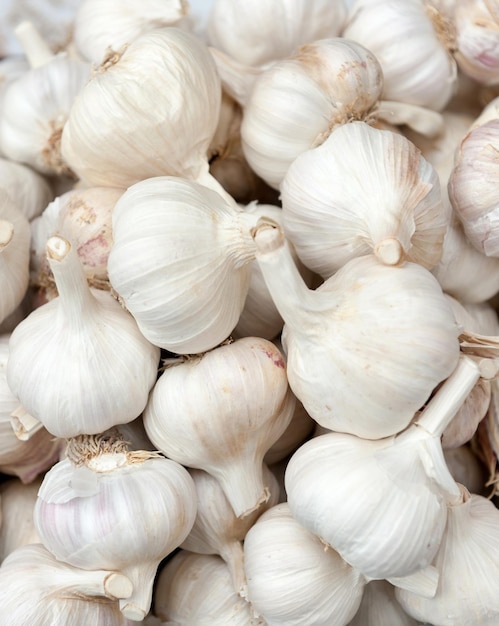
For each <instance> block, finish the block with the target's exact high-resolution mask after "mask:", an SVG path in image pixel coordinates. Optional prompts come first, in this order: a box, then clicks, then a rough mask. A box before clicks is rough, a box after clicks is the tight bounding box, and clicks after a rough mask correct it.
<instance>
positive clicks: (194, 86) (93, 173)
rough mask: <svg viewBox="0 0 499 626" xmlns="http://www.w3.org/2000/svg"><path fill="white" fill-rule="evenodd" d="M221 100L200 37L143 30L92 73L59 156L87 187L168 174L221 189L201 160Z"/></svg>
mask: <svg viewBox="0 0 499 626" xmlns="http://www.w3.org/2000/svg"><path fill="white" fill-rule="evenodd" d="M165 85H167V86H168V88H165ZM220 100H221V84H220V78H219V76H218V73H217V70H216V66H215V63H214V61H213V60H212V58H211V56H210V54H209V53H208V50H207V47H206V45H205V44H204V43H203V42H202V41H201V40H200V39H199V38H197V37H196V36H194V35H192V34H190V33H188V32H185V31H183V30H180V29H179V28H176V27H165V28H160V29H157V30H153V31H150V32H147V33H144V34H142V35H140V36H139V37H138V38H137V39H135V40H134V41H133V42H132V43H130V44H129V45H128V46H124V47H123V48H122V49H120V50H115V51H110V53H109V55H108V57H106V58H105V59H104V61H103V62H102V63H101V65H100V66H99V67H98V68H96V69H95V70H94V72H93V74H92V77H91V79H90V80H89V81H88V83H87V84H86V85H85V87H84V89H83V90H82V91H81V93H80V95H79V96H78V98H77V99H76V101H75V103H74V105H73V107H72V109H71V114H70V116H69V118H68V121H67V123H66V124H65V127H64V131H63V134H62V153H63V156H64V159H65V160H66V161H67V162H68V163H69V165H70V166H71V168H72V169H73V170H74V171H75V172H76V174H77V175H78V176H79V177H80V178H81V179H82V180H83V181H84V182H85V183H86V184H87V185H90V186H107V187H121V188H127V187H130V186H131V185H133V184H134V183H137V182H138V181H140V180H144V179H146V178H151V177H154V176H165V175H168V176H180V177H185V178H189V179H191V180H197V181H198V182H201V183H203V184H207V185H208V186H212V187H214V188H216V189H217V190H218V191H219V192H221V193H223V189H222V187H221V186H220V185H219V184H218V183H217V182H216V181H215V179H214V178H213V177H212V176H211V175H210V174H209V171H208V169H209V165H208V159H207V150H208V146H209V144H210V141H211V138H212V136H213V134H214V132H215V129H216V127H217V123H218V117H219V110H220ZM152 102H153V103H154V106H153V107H151V103H152ZM145 154H147V159H145V158H144V155H145Z"/></svg>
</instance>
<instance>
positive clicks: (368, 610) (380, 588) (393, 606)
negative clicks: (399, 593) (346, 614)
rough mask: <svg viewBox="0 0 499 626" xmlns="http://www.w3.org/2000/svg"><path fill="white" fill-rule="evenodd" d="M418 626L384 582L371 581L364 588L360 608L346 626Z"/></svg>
mask: <svg viewBox="0 0 499 626" xmlns="http://www.w3.org/2000/svg"><path fill="white" fill-rule="evenodd" d="M381 624H394V625H395V624H397V626H418V622H416V621H415V620H414V619H412V617H410V616H409V615H407V613H406V612H405V611H404V610H403V609H402V607H401V606H400V604H399V603H398V602H397V600H396V599H395V589H394V587H393V586H392V585H390V583H389V582H387V581H386V580H372V581H371V582H369V583H368V584H367V585H366V587H365V588H364V595H363V596H362V602H361V603H360V608H359V610H358V611H357V613H356V614H355V617H354V618H353V620H352V621H351V622H349V624H348V626H380V625H381Z"/></svg>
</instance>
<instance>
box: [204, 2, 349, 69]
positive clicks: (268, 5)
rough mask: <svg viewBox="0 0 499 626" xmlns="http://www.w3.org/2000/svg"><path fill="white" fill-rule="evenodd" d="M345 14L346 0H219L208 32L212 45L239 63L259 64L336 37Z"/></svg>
mask: <svg viewBox="0 0 499 626" xmlns="http://www.w3.org/2000/svg"><path fill="white" fill-rule="evenodd" d="M345 17H346V6H345V4H344V2H343V0H332V1H331V0H308V1H307V2H303V1H302V0H277V1H273V2H265V1H262V0H251V1H250V2H245V3H244V4H243V5H241V3H239V2H237V1H235V0H216V1H215V2H214V3H213V6H212V8H211V11H210V14H209V18H208V24H207V33H208V38H209V41H210V43H211V45H213V46H215V48H218V49H220V50H222V51H223V52H225V53H226V54H228V55H229V56H231V57H233V58H234V59H236V60H237V61H239V62H240V63H244V64H245V65H249V66H258V65H264V64H266V63H270V62H272V61H275V60H277V59H283V58H285V57H287V56H289V55H290V54H292V53H293V52H294V50H295V48H297V47H298V46H300V45H302V44H306V43H309V42H311V41H316V40H317V39H322V38H324V37H337V36H338V35H339V34H340V31H341V28H342V27H343V22H344V20H345Z"/></svg>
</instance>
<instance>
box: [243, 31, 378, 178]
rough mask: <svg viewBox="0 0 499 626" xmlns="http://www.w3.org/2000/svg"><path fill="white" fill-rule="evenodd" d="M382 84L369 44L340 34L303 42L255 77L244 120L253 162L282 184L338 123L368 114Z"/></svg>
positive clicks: (248, 154) (263, 175)
mask: <svg viewBox="0 0 499 626" xmlns="http://www.w3.org/2000/svg"><path fill="white" fill-rule="evenodd" d="M382 88H383V75H382V71H381V67H380V65H379V63H378V61H377V59H376V57H375V56H374V55H373V54H372V53H371V52H370V51H369V50H367V49H366V48H364V47H363V46H361V45H359V44H357V43H355V42H353V41H348V40H346V39H343V38H334V37H332V38H329V39H322V40H319V41H315V42H313V43H309V44H306V45H304V46H301V47H300V48H299V50H298V51H297V52H296V54H295V55H294V56H292V57H289V58H287V59H284V60H282V61H278V62H276V63H274V64H273V65H272V66H271V67H270V68H268V69H267V70H266V71H264V72H262V73H261V74H260V75H259V76H258V77H257V78H256V80H255V81H254V85H253V88H252V90H251V92H250V94H249V97H248V101H247V102H246V105H245V108H244V115H243V121H242V124H241V138H242V146H243V151H244V154H245V156H246V158H247V160H248V163H249V164H250V166H251V167H252V168H253V169H254V171H255V172H256V173H257V174H258V175H259V176H260V177H261V178H263V180H265V181H266V182H267V183H268V184H269V185H270V186H271V187H274V188H275V189H278V188H279V186H280V184H281V181H282V179H283V178H284V176H285V174H286V172H287V170H288V167H289V166H290V165H291V163H292V162H293V161H294V160H295V158H296V157H297V156H298V155H299V154H301V153H302V152H304V151H305V150H309V149H310V148H313V147H315V146H318V145H320V144H321V143H322V142H323V141H324V140H325V139H326V137H327V136H328V135H329V133H330V132H331V129H332V128H333V127H334V126H335V125H337V124H342V123H345V122H347V121H350V120H352V119H364V118H365V117H366V116H367V115H368V114H369V113H371V111H372V109H373V107H374V105H375V104H376V102H377V101H378V99H379V97H380V95H381V90H382Z"/></svg>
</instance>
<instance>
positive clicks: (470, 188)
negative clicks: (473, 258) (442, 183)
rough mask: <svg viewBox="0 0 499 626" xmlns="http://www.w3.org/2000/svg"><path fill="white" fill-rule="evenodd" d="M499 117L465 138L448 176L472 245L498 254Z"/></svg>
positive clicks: (471, 131) (489, 253) (454, 199)
mask: <svg viewBox="0 0 499 626" xmlns="http://www.w3.org/2000/svg"><path fill="white" fill-rule="evenodd" d="M498 140H499V119H497V118H496V119H494V120H491V121H489V122H486V123H485V124H482V125H481V126H478V127H475V128H473V129H472V130H470V132H469V133H467V134H466V135H465V137H464V138H463V140H462V142H461V144H460V146H459V148H458V150H457V152H456V157H455V162H454V168H453V170H452V173H451V175H450V178H449V198H450V201H451V203H452V206H453V207H454V209H455V211H456V213H457V214H458V216H459V218H460V220H461V222H462V224H463V228H464V232H465V233H466V235H467V237H468V239H469V240H470V242H471V244H472V245H473V246H474V247H475V248H476V249H477V250H478V251H479V252H482V253H483V254H485V255H487V256H490V257H495V258H497V257H499V229H498V227H497V214H498V212H499V209H498V204H499V202H498V200H499V198H498V193H497V188H496V187H497V186H496V185H495V178H496V176H497V171H498V166H497V152H496V145H497V142H498Z"/></svg>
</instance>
